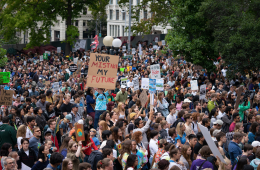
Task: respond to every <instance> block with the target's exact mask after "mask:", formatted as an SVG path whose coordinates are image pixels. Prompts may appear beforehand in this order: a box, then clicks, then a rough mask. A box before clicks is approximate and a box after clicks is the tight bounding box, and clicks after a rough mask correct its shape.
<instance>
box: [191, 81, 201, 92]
mask: <svg viewBox="0 0 260 170" xmlns="http://www.w3.org/2000/svg"><path fill="white" fill-rule="evenodd" d="M190 86H191V90H198V89H199V88H198V82H197V80H191V81H190Z"/></svg>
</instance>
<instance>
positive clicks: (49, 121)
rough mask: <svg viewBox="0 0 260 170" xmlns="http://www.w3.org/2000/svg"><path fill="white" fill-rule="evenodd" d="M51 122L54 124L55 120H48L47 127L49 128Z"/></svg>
mask: <svg viewBox="0 0 260 170" xmlns="http://www.w3.org/2000/svg"><path fill="white" fill-rule="evenodd" d="M52 122H55V120H54V119H49V120H48V126H49V127H50V125H51V124H52Z"/></svg>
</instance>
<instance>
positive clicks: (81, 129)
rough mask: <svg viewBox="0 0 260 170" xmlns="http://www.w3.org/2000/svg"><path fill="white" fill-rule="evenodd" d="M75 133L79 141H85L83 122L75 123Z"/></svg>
mask: <svg viewBox="0 0 260 170" xmlns="http://www.w3.org/2000/svg"><path fill="white" fill-rule="evenodd" d="M75 134H76V140H77V141H78V142H79V141H85V133H84V127H83V124H79V123H75Z"/></svg>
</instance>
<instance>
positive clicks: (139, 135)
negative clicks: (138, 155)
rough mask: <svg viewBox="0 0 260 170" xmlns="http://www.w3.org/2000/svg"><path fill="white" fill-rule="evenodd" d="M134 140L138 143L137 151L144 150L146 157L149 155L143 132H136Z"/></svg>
mask: <svg viewBox="0 0 260 170" xmlns="http://www.w3.org/2000/svg"><path fill="white" fill-rule="evenodd" d="M132 139H134V140H135V141H136V149H137V150H143V151H144V152H145V154H146V155H148V151H147V150H146V148H145V146H144V144H143V142H142V140H143V135H142V132H140V131H136V132H135V133H133V136H132Z"/></svg>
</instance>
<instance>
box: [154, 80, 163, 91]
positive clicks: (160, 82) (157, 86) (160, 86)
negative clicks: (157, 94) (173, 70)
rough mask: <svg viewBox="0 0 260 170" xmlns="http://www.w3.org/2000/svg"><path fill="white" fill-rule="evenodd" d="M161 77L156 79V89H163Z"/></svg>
mask: <svg viewBox="0 0 260 170" xmlns="http://www.w3.org/2000/svg"><path fill="white" fill-rule="evenodd" d="M163 82H164V81H163V79H156V90H158V91H163Z"/></svg>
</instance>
